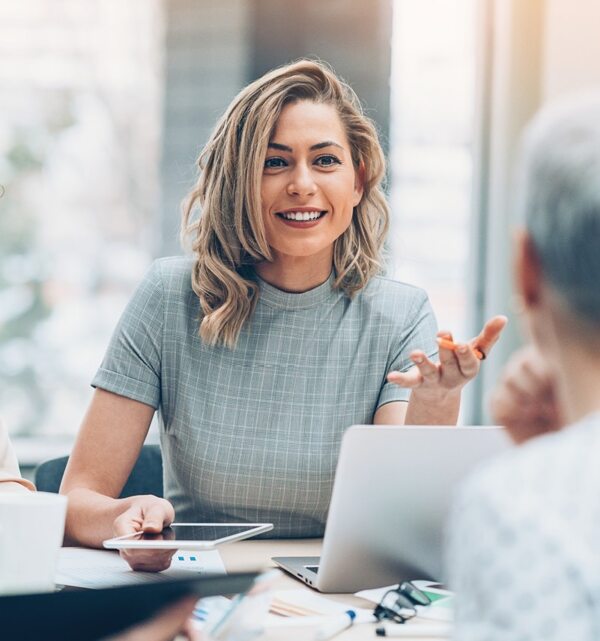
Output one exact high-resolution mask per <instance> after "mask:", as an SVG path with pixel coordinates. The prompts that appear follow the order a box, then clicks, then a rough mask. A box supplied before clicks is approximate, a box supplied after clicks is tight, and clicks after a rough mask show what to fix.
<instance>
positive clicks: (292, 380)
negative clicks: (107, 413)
mask: <svg viewBox="0 0 600 641" xmlns="http://www.w3.org/2000/svg"><path fill="white" fill-rule="evenodd" d="M192 265H193V263H192V261H191V259H187V258H168V259H161V260H158V261H156V262H155V263H154V264H153V266H152V267H151V269H150V271H149V273H148V274H147V276H146V278H145V279H144V281H143V282H142V283H141V285H140V286H139V288H138V289H137V291H136V293H135V294H134V296H133V298H132V299H131V301H130V303H129V305H128V306H127V308H126V310H125V312H124V314H123V316H122V318H121V320H120V322H119V324H118V326H117V328H116V330H115V333H114V335H113V338H112V340H111V343H110V346H109V348H108V351H107V353H106V356H105V358H104V361H103V363H102V365H101V367H100V370H99V371H98V373H97V375H96V377H95V378H94V380H93V383H92V384H93V385H94V386H96V387H100V388H103V389H105V390H108V391H111V392H114V393H116V394H120V395H122V396H126V397H128V398H132V399H135V400H137V401H141V402H143V403H147V404H149V405H151V406H152V407H154V408H156V409H158V412H159V415H158V418H159V428H160V437H161V447H162V452H163V460H164V463H165V464H164V483H165V496H166V498H168V499H169V500H170V501H171V502H172V503H173V506H174V507H175V511H176V518H177V520H180V521H217V522H223V521H255V522H270V523H271V522H272V523H273V524H274V526H275V530H274V532H273V533H272V535H274V536H280V537H288V536H290V537H295V536H322V534H323V530H324V523H325V519H326V515H327V510H328V507H329V501H330V497H331V490H332V485H333V477H334V472H335V466H336V463H337V457H338V452H339V448H340V442H341V438H342V435H343V433H344V431H345V430H346V429H347V428H348V427H350V426H351V425H353V424H360V423H362V424H364V423H371V422H372V420H373V415H374V413H375V411H376V409H377V408H378V407H381V406H382V405H384V404H385V403H389V402H390V401H400V400H407V399H408V395H409V392H408V391H407V390H403V389H400V388H398V387H397V386H395V385H392V384H390V383H387V382H386V375H387V374H388V372H390V371H392V370H400V371H405V370H406V369H408V368H409V367H410V366H411V365H412V363H411V361H410V360H409V354H410V352H411V351H412V350H413V349H416V348H420V349H423V350H424V351H425V352H426V353H428V354H430V355H432V356H434V355H435V354H436V353H437V345H436V342H435V333H436V324H435V319H434V316H433V312H432V310H431V306H430V305H429V302H428V299H427V296H426V295H425V293H424V292H423V291H422V290H420V289H418V288H416V287H413V286H410V285H406V284H403V283H399V282H395V281H391V280H388V279H385V278H379V277H376V278H373V279H372V280H371V281H370V282H369V283H368V285H367V286H366V287H365V288H364V289H363V290H362V291H361V292H360V293H358V294H357V295H356V296H355V297H354V298H353V299H349V298H348V297H347V296H345V295H344V294H343V292H340V291H336V290H333V288H332V283H333V275H332V276H331V277H330V278H329V280H327V281H326V282H325V283H323V284H322V285H320V286H318V287H316V288H315V289H312V290H310V291H307V292H304V293H300V294H292V293H287V292H284V291H281V290H279V289H276V288H275V287H272V286H271V285H269V284H267V283H266V282H264V281H262V280H260V279H258V282H259V286H260V296H259V300H258V303H257V306H256V309H255V311H254V314H253V316H252V318H251V319H250V320H249V321H248V322H247V323H246V324H245V326H244V328H243V330H242V332H241V334H240V337H239V342H238V345H237V347H236V348H235V349H233V350H230V349H228V348H226V347H223V346H208V345H206V344H204V343H203V342H202V341H201V340H200V338H199V337H198V323H199V318H200V306H199V301H198V298H197V296H196V294H195V293H194V292H193V290H192V287H191V270H192ZM365 481H366V479H365Z"/></svg>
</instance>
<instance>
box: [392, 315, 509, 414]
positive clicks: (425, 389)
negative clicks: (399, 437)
mask: <svg viewBox="0 0 600 641" xmlns="http://www.w3.org/2000/svg"><path fill="white" fill-rule="evenodd" d="M507 322H508V319H507V318H506V316H494V317H493V318H491V319H490V320H489V321H487V323H486V324H485V325H484V326H483V329H482V330H481V332H480V334H479V335H478V336H476V337H475V338H473V339H472V340H470V341H469V342H467V343H457V344H456V347H455V349H448V348H446V347H442V346H440V351H439V357H440V360H439V363H434V362H433V361H432V360H430V359H429V358H428V357H427V355H426V354H425V353H424V352H422V351H421V350H415V351H414V352H412V353H411V355H410V359H411V360H412V362H413V363H414V364H415V366H414V367H411V368H410V369H409V370H408V371H407V372H390V373H389V374H388V377H387V380H388V381H389V382H390V383H395V384H396V385H399V386H400V387H408V388H410V389H412V390H413V395H417V396H418V397H419V398H420V399H422V400H427V401H434V400H438V399H440V398H446V397H447V396H448V395H449V394H450V393H452V392H459V391H460V390H461V388H462V387H464V386H465V385H466V384H467V383H468V382H469V381H470V380H471V379H473V378H475V376H477V374H478V372H479V368H480V366H481V362H480V359H479V358H478V357H477V356H476V352H475V350H479V351H480V352H481V353H483V355H484V358H485V357H487V356H489V353H490V350H491V349H492V347H493V346H494V344H495V343H496V341H497V340H498V338H499V337H500V334H501V332H502V330H503V329H504V327H505V325H506V323H507ZM437 335H438V337H439V338H445V339H450V340H452V335H451V334H450V332H445V331H444V332H438V334H437Z"/></svg>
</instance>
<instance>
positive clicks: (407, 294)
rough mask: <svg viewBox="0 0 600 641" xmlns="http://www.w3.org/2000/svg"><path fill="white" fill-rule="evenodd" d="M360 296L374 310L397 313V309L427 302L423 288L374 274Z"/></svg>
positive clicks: (413, 307) (417, 305) (415, 307)
mask: <svg viewBox="0 0 600 641" xmlns="http://www.w3.org/2000/svg"><path fill="white" fill-rule="evenodd" d="M361 298H362V299H363V300H364V302H365V303H366V304H368V305H369V306H371V307H372V308H373V309H374V310H379V311H381V312H384V313H385V312H391V313H397V312H398V310H399V309H419V308H421V307H422V306H423V305H426V304H427V303H428V300H429V299H428V296H427V293H426V292H425V290H424V289H422V288H421V287H417V286H416V285H411V284H409V283H405V282H402V281H399V280H393V279H391V278H388V277H386V276H374V277H373V278H371V280H370V281H369V282H368V283H367V285H366V286H365V287H364V289H363V290H362V292H361Z"/></svg>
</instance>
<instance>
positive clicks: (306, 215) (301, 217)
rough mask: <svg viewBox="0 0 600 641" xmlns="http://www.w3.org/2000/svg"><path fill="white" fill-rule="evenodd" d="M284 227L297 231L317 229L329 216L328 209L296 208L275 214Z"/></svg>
mask: <svg viewBox="0 0 600 641" xmlns="http://www.w3.org/2000/svg"><path fill="white" fill-rule="evenodd" d="M275 215H276V216H277V217H278V218H279V219H280V220H281V221H282V222H283V224H284V225H287V226H288V227H295V228H296V229H308V228H310V227H316V226H317V225H318V224H319V223H320V222H321V221H322V220H323V218H324V217H325V216H326V215H327V210H326V209H319V208H316V207H294V208H292V209H286V210H284V211H278V212H277V213H276V214H275Z"/></svg>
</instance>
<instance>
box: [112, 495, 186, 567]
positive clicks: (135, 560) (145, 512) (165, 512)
mask: <svg viewBox="0 0 600 641" xmlns="http://www.w3.org/2000/svg"><path fill="white" fill-rule="evenodd" d="M131 501H132V503H131V505H130V506H129V508H128V509H127V510H125V512H123V513H122V514H120V515H119V516H118V517H117V518H116V519H115V521H114V523H113V532H114V536H123V535H125V534H132V533H134V532H153V533H157V534H158V533H159V532H161V531H162V530H163V529H164V528H166V527H168V526H169V525H171V523H172V522H173V519H174V518H175V510H174V509H173V506H172V505H171V504H170V503H169V501H167V500H166V499H161V498H159V497H158V496H152V495H147V496H135V497H132V499H131ZM175 552H176V550H134V549H129V550H121V551H120V553H121V556H122V557H123V558H124V559H125V561H127V563H129V565H130V566H131V569H132V570H143V571H146V572H160V571H161V570H166V569H167V568H168V567H169V566H170V565H171V559H172V557H173V555H174V554H175Z"/></svg>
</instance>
